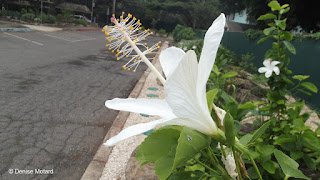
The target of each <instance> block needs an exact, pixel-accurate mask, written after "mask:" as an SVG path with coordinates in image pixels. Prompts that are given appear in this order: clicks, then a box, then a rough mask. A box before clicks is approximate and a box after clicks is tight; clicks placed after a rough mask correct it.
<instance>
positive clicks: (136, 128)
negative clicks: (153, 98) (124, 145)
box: [104, 119, 170, 147]
mask: <svg viewBox="0 0 320 180" xmlns="http://www.w3.org/2000/svg"><path fill="white" fill-rule="evenodd" d="M168 120H170V119H159V120H156V121H151V122H148V123H141V124H136V125H133V126H130V127H128V128H126V129H124V130H122V131H121V132H120V133H119V134H117V135H116V136H113V137H112V138H110V139H108V140H107V142H105V143H104V145H105V146H108V147H110V146H114V145H116V144H117V143H119V142H120V141H123V140H125V139H127V138H129V137H132V136H136V135H138V134H141V133H144V132H146V131H149V130H150V129H153V128H155V127H156V126H158V125H160V124H161V123H164V122H166V121H168Z"/></svg>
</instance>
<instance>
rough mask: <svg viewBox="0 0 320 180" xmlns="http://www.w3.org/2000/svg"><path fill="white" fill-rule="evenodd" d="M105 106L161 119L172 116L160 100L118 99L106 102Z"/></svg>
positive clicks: (167, 106)
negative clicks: (157, 116)
mask: <svg viewBox="0 0 320 180" xmlns="http://www.w3.org/2000/svg"><path fill="white" fill-rule="evenodd" d="M105 105H106V106H107V107H108V108H110V109H115V110H121V111H129V112H135V113H144V114H148V115H159V116H161V117H165V116H166V117H167V116H173V113H172V110H171V108H170V106H169V105H168V104H167V102H166V101H165V100H161V99H134V98H128V99H119V98H115V99H112V100H108V101H106V103H105Z"/></svg>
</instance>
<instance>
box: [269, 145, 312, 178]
mask: <svg viewBox="0 0 320 180" xmlns="http://www.w3.org/2000/svg"><path fill="white" fill-rule="evenodd" d="M274 155H275V157H276V159H277V161H278V163H279V165H280V167H281V169H282V171H283V173H284V174H285V175H286V176H287V177H295V178H302V179H309V178H308V177H306V176H305V175H304V174H303V173H302V172H301V171H300V170H299V169H298V167H299V164H298V163H297V162H296V161H294V160H293V159H291V158H290V157H289V156H287V155H286V154H284V153H283V152H281V151H279V150H277V149H275V150H274Z"/></svg>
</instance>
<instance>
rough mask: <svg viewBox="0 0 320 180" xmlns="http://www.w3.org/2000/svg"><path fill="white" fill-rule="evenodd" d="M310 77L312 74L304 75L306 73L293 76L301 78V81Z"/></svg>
mask: <svg viewBox="0 0 320 180" xmlns="http://www.w3.org/2000/svg"><path fill="white" fill-rule="evenodd" d="M309 77H310V76H304V75H294V76H292V78H293V79H297V80H299V81H302V80H305V79H308V78H309Z"/></svg>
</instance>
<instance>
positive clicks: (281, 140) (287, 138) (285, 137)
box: [273, 134, 296, 145]
mask: <svg viewBox="0 0 320 180" xmlns="http://www.w3.org/2000/svg"><path fill="white" fill-rule="evenodd" d="M292 142H296V137H295V136H293V135H290V134H282V135H280V136H279V137H278V138H277V139H276V140H275V141H274V142H273V144H274V145H282V144H286V143H292Z"/></svg>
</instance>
